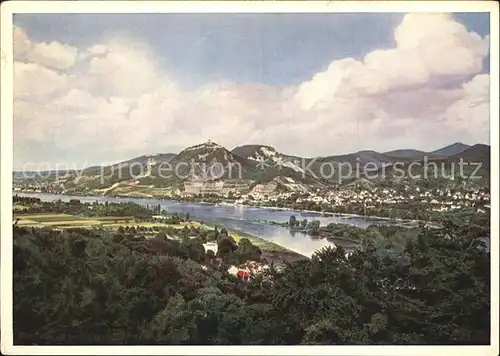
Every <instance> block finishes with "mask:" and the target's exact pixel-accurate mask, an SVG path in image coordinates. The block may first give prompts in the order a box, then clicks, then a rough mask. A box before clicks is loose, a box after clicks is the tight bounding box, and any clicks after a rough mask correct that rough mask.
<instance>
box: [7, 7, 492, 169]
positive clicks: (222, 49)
mask: <svg viewBox="0 0 500 356" xmlns="http://www.w3.org/2000/svg"><path fill="white" fill-rule="evenodd" d="M489 27H490V26H489V14H488V13H455V14H440V13H410V14H403V13H328V14H327V13H316V14H314V13H310V14H57V15H52V14H15V15H14V35H13V37H14V38H13V40H14V41H13V46H14V169H16V170H20V169H28V168H27V167H28V166H29V167H30V168H31V169H33V170H38V169H40V170H43V169H54V168H56V165H59V166H61V165H68V166H70V168H82V167H85V166H90V165H95V164H106V163H111V162H117V161H121V160H125V159H129V158H132V157H135V156H139V155H143V154H154V153H167V152H179V151H180V150H182V149H184V148H186V147H188V146H191V145H195V144H199V143H201V142H205V141H207V140H208V139H211V140H212V141H215V142H217V143H219V144H221V145H223V146H225V147H227V148H228V149H232V148H234V147H235V146H238V145H242V144H265V145H270V146H273V147H275V148H276V149H277V150H279V151H281V152H283V153H286V154H291V155H298V156H308V157H313V156H326V155H334V154H344V153H350V152H356V151H359V150H372V149H373V150H376V151H380V152H384V151H389V150H393V149H401V148H415V149H422V150H433V149H437V148H440V147H442V146H445V145H447V144H451V143H454V142H463V143H466V144H475V143H486V144H489V100H490V99H489V97H490V95H489ZM40 165H43V167H40ZM35 166H36V167H37V168H38V169H34V168H35ZM73 166H74V167H73Z"/></svg>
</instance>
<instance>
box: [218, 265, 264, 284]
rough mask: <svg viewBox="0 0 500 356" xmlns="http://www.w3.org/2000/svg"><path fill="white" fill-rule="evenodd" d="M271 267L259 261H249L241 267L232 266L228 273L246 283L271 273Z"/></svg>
mask: <svg viewBox="0 0 500 356" xmlns="http://www.w3.org/2000/svg"><path fill="white" fill-rule="evenodd" d="M269 270H270V267H269V265H267V264H264V263H262V262H257V261H247V262H246V263H244V264H241V265H239V266H234V265H233V266H231V267H229V268H228V270H227V272H228V273H229V274H232V275H233V276H236V277H239V278H241V279H243V280H245V281H248V280H249V279H250V278H251V277H252V276H255V275H257V274H260V273H263V272H265V271H269Z"/></svg>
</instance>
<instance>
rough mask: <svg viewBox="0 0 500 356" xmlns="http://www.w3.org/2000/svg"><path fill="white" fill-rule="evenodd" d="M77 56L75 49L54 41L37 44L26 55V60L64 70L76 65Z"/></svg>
mask: <svg viewBox="0 0 500 356" xmlns="http://www.w3.org/2000/svg"><path fill="white" fill-rule="evenodd" d="M77 55H78V50H77V49H76V48H75V47H71V46H68V45H65V44H62V43H59V42H56V41H54V42H50V43H38V44H36V45H35V46H33V47H32V48H31V50H30V51H28V52H27V53H26V59H27V60H28V61H30V62H33V63H37V64H41V65H44V66H46V67H49V68H53V69H62V70H64V69H68V68H71V67H72V66H73V65H74V64H75V62H76V57H77Z"/></svg>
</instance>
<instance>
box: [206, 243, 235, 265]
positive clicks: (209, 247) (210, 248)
mask: <svg viewBox="0 0 500 356" xmlns="http://www.w3.org/2000/svg"><path fill="white" fill-rule="evenodd" d="M203 247H204V248H205V253H207V252H208V251H213V253H214V254H215V255H217V251H218V248H219V246H218V245H217V243H215V242H207V243H205V244H203ZM228 272H229V271H228ZM230 273H231V272H230Z"/></svg>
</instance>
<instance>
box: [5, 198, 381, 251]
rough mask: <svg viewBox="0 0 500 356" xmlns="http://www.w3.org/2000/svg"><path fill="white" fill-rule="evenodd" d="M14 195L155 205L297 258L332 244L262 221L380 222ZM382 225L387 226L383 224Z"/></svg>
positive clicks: (203, 206) (362, 224)
mask: <svg viewBox="0 0 500 356" xmlns="http://www.w3.org/2000/svg"><path fill="white" fill-rule="evenodd" d="M14 194H17V195H18V196H30V197H37V198H40V199H41V200H42V201H56V200H59V199H60V200H61V201H69V200H70V199H78V200H80V201H81V202H87V203H88V202H95V201H99V202H101V203H102V202H106V201H108V202H110V203H111V202H116V203H120V202H133V203H137V204H140V205H144V206H145V205H150V206H152V205H158V204H160V206H161V208H162V209H165V210H167V212H169V213H174V212H177V213H179V214H180V215H181V216H182V215H185V214H186V213H189V215H190V218H191V219H196V220H202V221H205V222H208V223H212V224H217V225H219V226H221V227H222V226H223V227H226V228H228V229H233V230H238V231H241V232H244V233H248V234H251V235H254V236H258V237H260V238H262V239H265V240H269V241H271V242H274V243H275V244H277V245H280V246H283V247H285V248H287V249H289V250H292V251H295V252H297V253H299V254H301V255H304V256H307V257H311V256H312V254H313V253H314V252H315V251H316V250H318V249H320V248H322V247H325V246H333V243H332V242H330V241H328V240H326V239H318V238H312V237H311V236H309V235H307V234H304V233H297V232H290V230H289V229H288V228H287V227H283V226H279V225H271V224H268V223H265V222H264V221H276V222H286V221H288V219H289V218H290V216H291V215H295V217H296V218H297V219H298V220H302V219H307V220H309V221H311V220H319V221H320V222H321V225H327V224H329V223H342V224H348V225H354V226H357V227H361V228H366V227H368V226H369V225H371V224H374V223H378V224H380V223H381V221H380V220H378V219H374V218H367V217H359V216H358V217H356V216H354V217H338V216H326V215H322V214H321V213H309V212H300V211H292V210H278V209H272V208H253V207H246V206H241V205H236V206H233V205H218V204H200V203H188V202H179V201H174V200H165V199H141V198H117V197H105V196H85V197H83V196H71V195H58V194H44V193H19V192H15V193H14ZM386 223H390V222H389V221H386ZM335 243H336V244H339V245H343V246H344V247H345V248H347V249H349V247H352V246H349V245H345V242H343V241H336V242H335Z"/></svg>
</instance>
